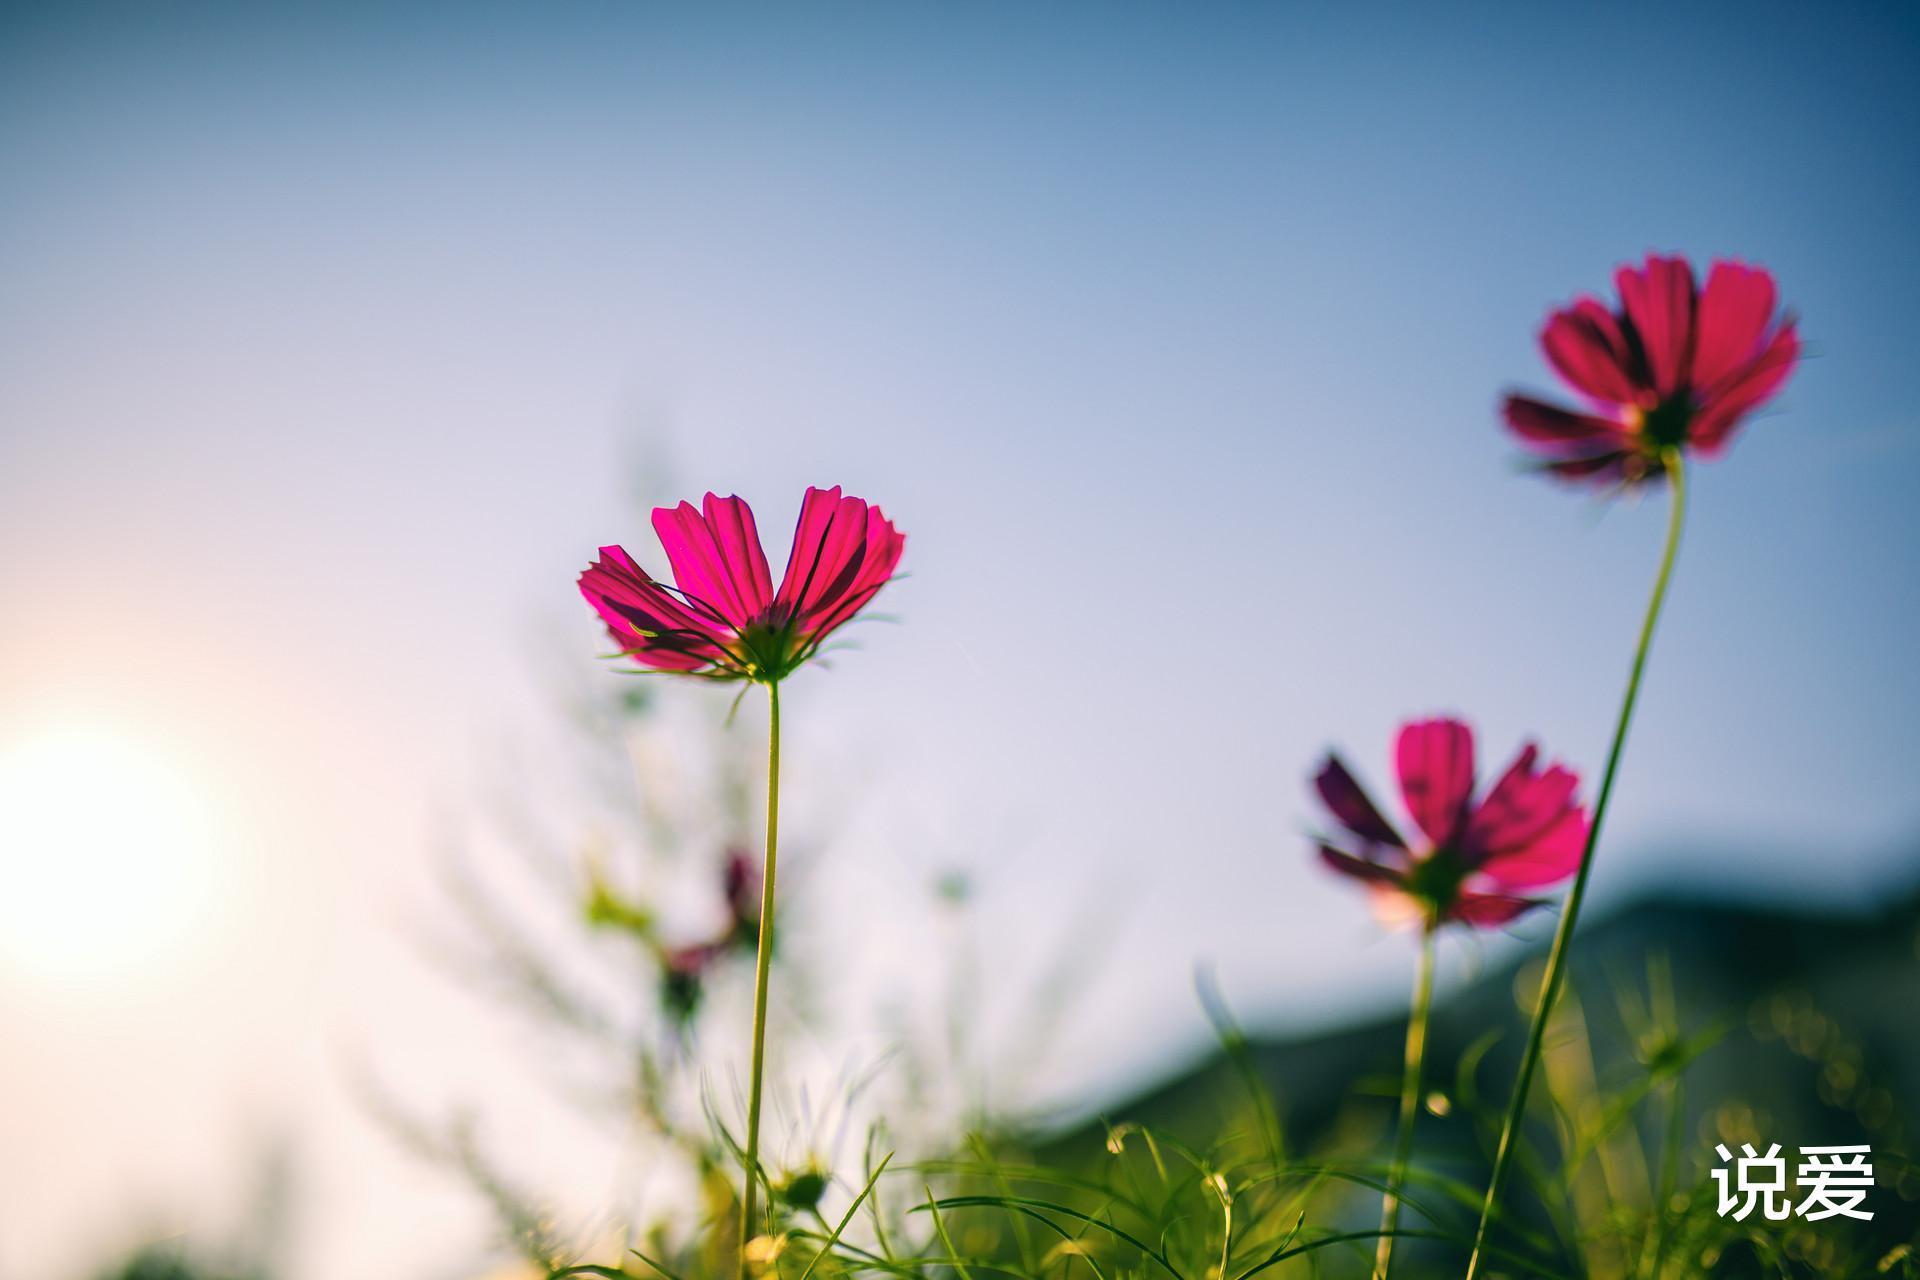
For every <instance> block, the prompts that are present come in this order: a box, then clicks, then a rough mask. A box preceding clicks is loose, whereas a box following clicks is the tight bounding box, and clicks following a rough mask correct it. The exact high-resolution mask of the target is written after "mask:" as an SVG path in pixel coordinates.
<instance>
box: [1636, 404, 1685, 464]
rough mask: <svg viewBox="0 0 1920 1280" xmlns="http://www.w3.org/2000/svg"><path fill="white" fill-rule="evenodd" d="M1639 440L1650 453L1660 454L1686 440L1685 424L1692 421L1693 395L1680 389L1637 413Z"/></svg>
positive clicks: (1682, 443) (1677, 446)
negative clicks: (1675, 393)
mask: <svg viewBox="0 0 1920 1280" xmlns="http://www.w3.org/2000/svg"><path fill="white" fill-rule="evenodd" d="M1639 419H1640V422H1639V426H1640V440H1641V443H1642V445H1643V446H1644V447H1645V449H1646V451H1647V452H1648V453H1650V454H1655V455H1658V454H1661V453H1664V452H1665V451H1666V450H1668V449H1676V448H1679V447H1680V446H1681V445H1684V444H1685V443H1686V442H1687V424H1688V423H1690V422H1692V421H1693V397H1691V396H1689V395H1688V394H1687V393H1686V392H1684V391H1682V392H1680V393H1679V394H1678V395H1674V396H1671V397H1669V398H1668V399H1665V400H1662V401H1661V402H1660V403H1659V404H1657V405H1655V406H1653V408H1651V409H1643V410H1641V411H1640V413H1639Z"/></svg>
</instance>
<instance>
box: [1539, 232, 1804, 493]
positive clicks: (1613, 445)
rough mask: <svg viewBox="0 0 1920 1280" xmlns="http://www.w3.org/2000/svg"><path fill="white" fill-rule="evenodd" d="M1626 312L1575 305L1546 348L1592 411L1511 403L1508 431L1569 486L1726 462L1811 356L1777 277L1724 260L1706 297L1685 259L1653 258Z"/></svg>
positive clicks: (1624, 273)
mask: <svg viewBox="0 0 1920 1280" xmlns="http://www.w3.org/2000/svg"><path fill="white" fill-rule="evenodd" d="M1614 284H1615V286H1616V287H1617V288H1618V289H1619V291H1620V303H1621V305H1620V307H1619V309H1618V310H1617V311H1610V310H1608V309H1607V307H1606V306H1605V305H1604V304H1603V303H1601V302H1600V301H1599V300H1598V299H1596V298H1592V297H1582V298H1576V299H1575V300H1574V301H1573V302H1572V304H1570V305H1569V306H1567V307H1565V308H1564V309H1562V310H1559V311H1556V312H1554V313H1553V315H1552V316H1550V317H1548V319H1547V323H1546V326H1545V327H1544V328H1543V329H1542V330H1541V331H1540V347H1541V349H1542V351H1544V352H1545V353H1546V357H1547V362H1548V363H1549V364H1551V365H1552V366H1553V369H1554V372H1555V373H1558V374H1559V375H1560V377H1561V378H1562V379H1563V380H1564V381H1565V382H1566V383H1567V384H1568V385H1569V386H1570V387H1572V388H1573V389H1574V390H1575V391H1577V392H1579V393H1580V394H1581V395H1582V396H1583V397H1585V399H1586V401H1587V407H1585V408H1581V409H1569V408H1563V407H1561V406H1559V405H1554V404H1548V403H1547V402H1546V401H1544V400H1536V399H1534V398H1533V397H1531V396H1524V395H1509V396H1508V397H1507V399H1506V402H1505V405H1504V406H1503V407H1504V412H1505V414H1506V419H1507V425H1508V427H1510V428H1511V429H1512V431H1513V433H1514V434H1515V435H1516V436H1518V437H1519V438H1520V441H1521V443H1522V444H1524V445H1525V446H1526V447H1527V448H1528V449H1530V450H1532V451H1533V452H1535V453H1537V454H1540V455H1541V456H1542V457H1544V458H1545V459H1546V460H1547V461H1546V463H1545V467H1546V469H1547V470H1548V471H1551V472H1553V473H1554V474H1555V475H1557V476H1560V477H1561V478H1563V479H1567V480H1576V481H1587V482H1592V483H1599V484H1610V483H1621V484H1637V483H1640V482H1642V481H1646V480H1652V479H1656V478H1658V477H1659V476H1660V475H1661V474H1662V473H1663V472H1664V471H1665V470H1666V466H1665V463H1664V461H1663V455H1664V454H1665V452H1666V451H1667V450H1669V449H1680V450H1685V451H1690V452H1694V453H1698V454H1699V455H1701V456H1702V457H1705V458H1713V457H1717V456H1718V455H1719V454H1720V453H1721V452H1722V451H1723V450H1724V449H1725V448H1726V447H1727V443H1728V442H1729V441H1730V440H1731V439H1732V438H1733V433H1734V431H1735V430H1736V429H1737V428H1738V427H1739V425H1740V423H1741V422H1742V421H1743V420H1744V419H1745V418H1746V417H1747V415H1748V414H1750V413H1752V412H1753V411H1754V410H1755V409H1757V408H1759V407H1760V406H1761V405H1762V404H1763V403H1765V402H1766V401H1767V400H1768V399H1770V398H1771V397H1772V396H1773V395H1774V393H1775V392H1777V391H1779V390H1780V388H1781V386H1782V385H1783V384H1784V383H1785V382H1786V380H1787V377H1788V375H1789V374H1791V373H1792V372H1793V366H1794V363H1795V362H1796V361H1797V360H1798V359H1799V357H1800V339H1799V336H1798V334H1797V333H1796V331H1795V321H1794V318H1793V316H1792V315H1791V314H1790V313H1780V314H1776V312H1775V310H1774V304H1775V300H1776V298H1775V290H1774V285H1773V277H1772V276H1771V275H1769V274H1768V273H1767V272H1766V271H1764V270H1761V269H1760V268H1758V267H1749V266H1747V265H1745V264H1744V263H1740V262H1732V261H1720V262H1715V263H1714V264H1713V270H1712V271H1711V272H1710V273H1709V274H1708V276H1707V284H1706V287H1705V288H1704V289H1701V288H1696V287H1695V284H1694V277H1693V268H1692V266H1690V265H1689V264H1688V262H1687V260H1686V259H1685V258H1681V257H1671V258H1663V257H1659V256H1657V255H1653V254H1649V255H1648V256H1647V260H1646V263H1645V265H1644V266H1640V267H1631V266H1625V267H1621V268H1620V269H1619V271H1617V272H1616V273H1615V274H1614Z"/></svg>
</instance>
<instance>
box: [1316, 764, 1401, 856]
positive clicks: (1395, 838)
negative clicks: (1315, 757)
mask: <svg viewBox="0 0 1920 1280" xmlns="http://www.w3.org/2000/svg"><path fill="white" fill-rule="evenodd" d="M1313 786H1314V790H1316V791H1318V792H1319V793H1320V799H1321V801H1322V802H1323V803H1325V805H1326V806H1327V808H1328V809H1329V810H1330V811H1331V812H1332V813H1333V816H1334V817H1335V818H1337V819H1339V822H1340V825H1341V826H1343V827H1345V828H1346V829H1347V830H1348V831H1351V832H1352V833H1353V834H1354V835H1356V836H1358V837H1360V838H1361V839H1362V840H1365V841H1367V842H1368V843H1369V844H1379V845H1389V846H1391V847H1393V848H1396V849H1404V848H1405V847H1406V841H1405V840H1403V839H1402V838H1401V836H1400V833H1399V832H1398V831H1395V830H1394V829H1393V824H1392V823H1390V822H1388V821H1387V820H1386V819H1385V818H1383V817H1381V816H1380V810H1379V809H1377V808H1376V807H1374V803H1373V801H1372V800H1371V799H1369V798H1368V796H1367V793H1366V791H1365V790H1364V789H1363V788H1362V787H1361V786H1360V784H1359V783H1358V782H1357V781H1355V780H1354V777H1353V774H1352V773H1350V772H1348V770H1347V766H1346V765H1345V763H1343V762H1342V761H1341V759H1340V757H1339V756H1336V755H1332V754H1329V755H1328V756H1327V759H1326V763H1325V764H1323V765H1321V766H1320V771H1319V772H1318V773H1316V774H1314V776H1313Z"/></svg>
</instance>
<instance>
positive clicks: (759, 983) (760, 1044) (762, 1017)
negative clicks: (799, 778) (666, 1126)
mask: <svg viewBox="0 0 1920 1280" xmlns="http://www.w3.org/2000/svg"><path fill="white" fill-rule="evenodd" d="M767 708H768V723H767V860H766V864H765V866H764V867H762V869H761V874H760V948H759V954H758V955H757V956H756V958H755V960H754V966H753V1068H752V1075H751V1079H750V1082H749V1084H748V1086H747V1159H746V1175H747V1176H746V1189H745V1190H744V1191H743V1192H742V1193H741V1196H740V1280H747V1275H748V1266H747V1244H748V1242H750V1241H751V1240H752V1239H753V1237H754V1229H753V1220H754V1214H755V1201H756V1200H757V1199H758V1197H759V1190H760V1085H761V1081H762V1079H763V1078H764V1077H765V1075H766V1065H767V974H768V970H769V969H770V967H771V966H772V963H773V876H774V870H775V866H776V864H777V862H778V860H779V849H780V685H779V683H778V682H777V681H776V682H770V683H769V684H768V685H767Z"/></svg>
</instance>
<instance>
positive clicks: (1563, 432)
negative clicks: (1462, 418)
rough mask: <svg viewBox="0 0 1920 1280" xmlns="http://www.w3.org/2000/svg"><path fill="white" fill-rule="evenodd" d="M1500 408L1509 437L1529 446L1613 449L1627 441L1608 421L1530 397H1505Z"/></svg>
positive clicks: (1622, 433)
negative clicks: (1509, 432)
mask: <svg viewBox="0 0 1920 1280" xmlns="http://www.w3.org/2000/svg"><path fill="white" fill-rule="evenodd" d="M1500 409H1501V414H1502V416H1504V417H1505V418H1506V420H1507V425H1508V426H1509V427H1511V428H1512V429H1513V434H1514V435H1516V436H1518V437H1520V439H1521V440H1522V441H1523V442H1525V443H1526V444H1528V445H1530V446H1541V445H1545V446H1551V447H1553V448H1555V449H1568V448H1578V449H1591V448H1593V447H1595V446H1599V447H1603V448H1604V447H1608V446H1612V447H1615V448H1617V447H1620V446H1621V445H1622V444H1624V443H1625V441H1626V438H1627V433H1626V429H1625V428H1623V427H1622V426H1621V425H1620V424H1619V423H1618V422H1615V421H1613V420H1612V419H1610V418H1602V417H1599V416H1598V415H1595V414H1591V413H1578V412H1575V411H1574V410H1572V409H1563V408H1561V407H1560V406H1559V405H1553V404H1548V403H1547V402H1546V401H1544V400H1535V399H1534V398H1533V397H1532V396H1523V395H1509V396H1508V397H1507V398H1506V399H1505V400H1503V401H1502V402H1501V406H1500Z"/></svg>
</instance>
